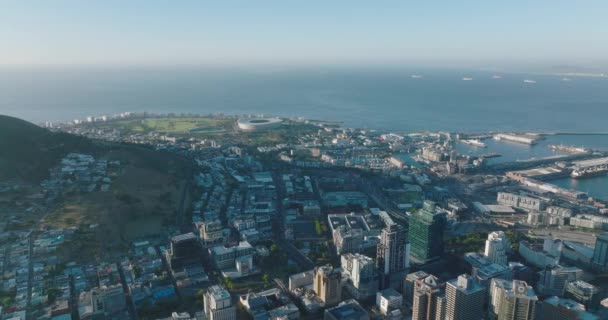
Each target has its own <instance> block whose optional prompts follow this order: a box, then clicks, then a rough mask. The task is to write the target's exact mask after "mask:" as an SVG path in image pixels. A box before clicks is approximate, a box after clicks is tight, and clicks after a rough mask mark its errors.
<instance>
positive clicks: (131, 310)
mask: <svg viewBox="0 0 608 320" xmlns="http://www.w3.org/2000/svg"><path fill="white" fill-rule="evenodd" d="M116 266H117V267H118V274H119V275H120V283H121V284H122V287H123V289H124V291H125V296H126V297H127V309H128V311H129V314H130V315H131V319H133V320H138V317H137V310H135V305H134V304H133V299H132V298H131V295H130V294H129V289H128V288H129V286H128V285H127V280H126V278H125V271H124V270H123V269H122V265H121V264H120V262H117V263H116Z"/></svg>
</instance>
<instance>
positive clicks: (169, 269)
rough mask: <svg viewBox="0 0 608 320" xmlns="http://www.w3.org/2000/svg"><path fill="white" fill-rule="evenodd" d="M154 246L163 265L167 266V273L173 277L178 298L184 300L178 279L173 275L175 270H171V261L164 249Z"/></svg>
mask: <svg viewBox="0 0 608 320" xmlns="http://www.w3.org/2000/svg"><path fill="white" fill-rule="evenodd" d="M154 248H155V249H156V253H157V254H158V255H159V256H160V259H161V260H162V262H163V267H164V268H165V271H167V273H168V274H169V277H171V283H172V284H173V287H174V288H175V294H177V298H178V299H179V301H180V302H181V301H182V294H181V292H180V291H179V288H178V287H177V281H175V277H174V276H173V272H171V268H169V262H167V257H165V255H164V254H163V253H162V251H160V247H159V246H155V247H154Z"/></svg>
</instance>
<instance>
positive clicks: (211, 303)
mask: <svg viewBox="0 0 608 320" xmlns="http://www.w3.org/2000/svg"><path fill="white" fill-rule="evenodd" d="M205 315H206V316H207V319H209V320H236V309H235V308H234V306H233V305H232V299H231V298H230V293H228V291H226V289H224V288H222V287H220V286H217V285H215V286H211V287H209V288H208V289H207V292H205Z"/></svg>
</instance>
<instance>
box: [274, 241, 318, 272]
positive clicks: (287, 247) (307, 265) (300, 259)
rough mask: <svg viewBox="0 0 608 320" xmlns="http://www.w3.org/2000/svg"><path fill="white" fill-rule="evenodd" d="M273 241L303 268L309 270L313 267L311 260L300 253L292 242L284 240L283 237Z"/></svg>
mask: <svg viewBox="0 0 608 320" xmlns="http://www.w3.org/2000/svg"><path fill="white" fill-rule="evenodd" d="M275 242H276V244H277V245H278V246H279V247H281V249H283V250H284V251H285V252H287V254H288V255H289V258H291V259H293V260H294V261H295V262H296V263H297V264H298V265H300V267H302V268H303V269H304V270H310V269H312V268H314V267H315V264H314V263H313V262H312V260H310V259H309V258H308V257H307V256H305V255H304V254H302V253H301V252H300V251H299V250H298V249H297V248H296V247H294V246H293V244H291V243H289V242H287V241H285V239H277V240H276V241H275Z"/></svg>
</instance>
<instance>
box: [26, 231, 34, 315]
mask: <svg viewBox="0 0 608 320" xmlns="http://www.w3.org/2000/svg"><path fill="white" fill-rule="evenodd" d="M28 247H29V249H28V251H29V253H28V256H29V264H28V275H27V276H28V279H27V307H26V310H27V311H26V319H31V318H32V313H31V310H30V305H31V303H32V286H33V285H34V282H33V281H34V262H33V255H34V233H33V232H30V235H29V237H28Z"/></svg>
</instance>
